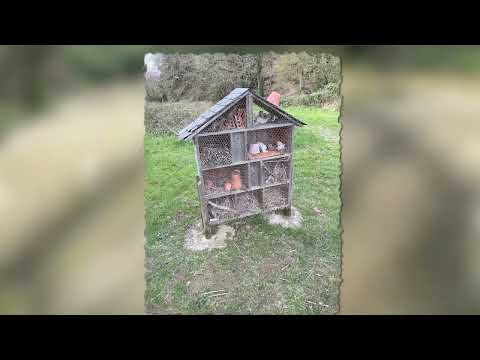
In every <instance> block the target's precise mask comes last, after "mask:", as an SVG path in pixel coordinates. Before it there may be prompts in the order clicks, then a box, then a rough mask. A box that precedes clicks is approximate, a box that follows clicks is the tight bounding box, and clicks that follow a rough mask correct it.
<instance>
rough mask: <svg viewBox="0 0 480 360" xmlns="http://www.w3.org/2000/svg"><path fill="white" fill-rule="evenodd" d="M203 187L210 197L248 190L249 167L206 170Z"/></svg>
mask: <svg viewBox="0 0 480 360" xmlns="http://www.w3.org/2000/svg"><path fill="white" fill-rule="evenodd" d="M237 175H238V176H237ZM203 186H204V189H203V192H204V194H206V195H208V196H209V197H211V196H216V195H221V194H225V193H228V192H230V191H235V190H246V189H247V187H248V171H247V165H246V164H245V165H239V166H232V167H227V168H219V169H212V170H205V171H203Z"/></svg>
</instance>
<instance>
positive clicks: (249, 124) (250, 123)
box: [246, 94, 253, 128]
mask: <svg viewBox="0 0 480 360" xmlns="http://www.w3.org/2000/svg"><path fill="white" fill-rule="evenodd" d="M246 102H247V128H252V127H253V102H252V95H250V94H248V95H247V97H246Z"/></svg>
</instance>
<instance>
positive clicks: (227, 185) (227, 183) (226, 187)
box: [223, 182, 232, 191]
mask: <svg viewBox="0 0 480 360" xmlns="http://www.w3.org/2000/svg"><path fill="white" fill-rule="evenodd" d="M223 187H224V188H225V191H230V190H232V184H231V183H229V182H226V183H225V185H223Z"/></svg>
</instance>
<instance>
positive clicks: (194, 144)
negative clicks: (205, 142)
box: [193, 137, 202, 177]
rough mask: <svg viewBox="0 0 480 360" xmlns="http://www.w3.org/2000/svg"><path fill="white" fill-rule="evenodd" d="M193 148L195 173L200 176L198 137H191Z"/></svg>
mask: <svg viewBox="0 0 480 360" xmlns="http://www.w3.org/2000/svg"><path fill="white" fill-rule="evenodd" d="M193 148H194V150H195V161H196V162H197V174H198V176H200V177H201V176H202V173H201V163H200V154H199V152H198V138H197V137H194V138H193Z"/></svg>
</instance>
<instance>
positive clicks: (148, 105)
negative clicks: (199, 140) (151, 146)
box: [145, 101, 212, 135]
mask: <svg viewBox="0 0 480 360" xmlns="http://www.w3.org/2000/svg"><path fill="white" fill-rule="evenodd" d="M211 106H212V104H211V103H209V102H204V101H195V102H187V101H178V102H158V101H146V102H145V132H147V133H150V134H154V135H160V134H169V133H170V134H173V133H177V132H178V131H179V130H180V129H182V128H183V127H184V126H185V125H187V124H189V123H190V122H191V121H192V120H193V119H195V118H196V117H197V116H199V115H200V114H201V113H203V112H205V111H207V110H208V109H209V108H210V107H211Z"/></svg>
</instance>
